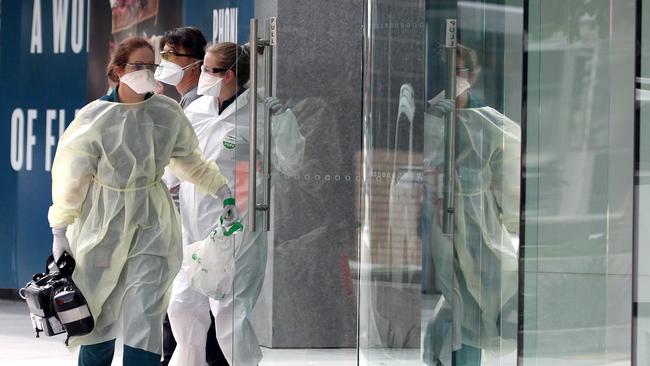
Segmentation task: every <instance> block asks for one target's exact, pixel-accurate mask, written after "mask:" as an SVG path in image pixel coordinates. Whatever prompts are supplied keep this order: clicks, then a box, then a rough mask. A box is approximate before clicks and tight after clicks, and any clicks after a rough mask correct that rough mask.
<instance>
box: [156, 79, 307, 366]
mask: <svg viewBox="0 0 650 366" xmlns="http://www.w3.org/2000/svg"><path fill="white" fill-rule="evenodd" d="M248 100H249V91H248V90H247V91H245V92H243V93H242V94H241V95H240V96H239V97H237V99H236V100H235V101H234V102H233V103H232V104H230V105H229V106H228V107H227V108H226V109H225V110H224V111H223V112H222V113H221V114H220V115H219V114H218V112H217V106H216V99H215V98H212V97H208V96H203V97H201V98H199V99H197V100H195V101H194V102H192V104H190V105H189V106H188V107H187V108H186V110H185V113H186V114H187V116H188V118H189V119H190V121H191V122H192V126H193V127H194V130H195V131H196V134H197V136H198V138H199V146H200V147H201V148H202V149H203V151H204V152H205V155H206V157H207V158H208V159H213V160H215V161H216V162H217V164H218V165H219V167H220V168H221V171H222V172H223V173H224V174H225V175H226V177H228V180H229V182H230V183H229V184H230V188H231V190H232V191H233V192H234V194H235V197H236V199H237V205H238V207H239V209H240V211H241V222H242V223H243V224H244V231H243V232H239V233H237V235H236V236H235V239H234V240H236V244H235V248H236V253H235V281H234V284H233V289H234V294H233V295H232V296H228V297H227V298H226V299H223V300H219V301H217V300H214V299H209V298H208V297H206V296H204V295H202V294H200V293H198V292H196V291H194V290H193V289H191V288H190V287H189V285H188V282H187V280H186V279H185V278H184V276H183V273H182V272H181V273H179V275H178V276H177V277H176V280H175V281H174V284H173V287H172V299H171V302H170V306H169V309H168V315H169V321H170V323H171V326H172V332H173V333H174V337H175V338H176V341H177V347H176V350H175V351H174V354H173V356H172V359H171V361H170V365H173V366H197V365H205V364H206V363H205V343H206V333H207V331H208V328H209V327H210V319H209V316H210V315H209V310H210V308H211V309H212V313H213V314H214V316H215V324H216V334H217V340H218V342H219V345H220V347H221V350H222V351H223V353H224V356H225V357H226V359H227V360H228V363H229V364H230V365H231V366H249V365H250V366H252V365H257V364H258V363H259V361H260V360H261V359H262V353H261V350H260V347H259V343H258V340H257V337H256V336H255V332H254V331H253V328H252V326H251V324H250V322H249V320H248V316H249V314H250V313H251V311H252V309H253V306H254V305H255V302H256V301H257V298H258V296H259V293H260V290H261V287H262V282H263V280H264V271H265V268H266V258H267V236H266V232H265V231H263V230H261V229H258V230H257V232H255V233H253V234H250V233H248V232H247V230H246V218H247V217H248V212H247V211H246V207H247V205H246V198H247V197H248V181H247V180H245V179H247V178H246V177H247V175H248V149H249V145H248V132H249V127H248V126H249V105H248ZM258 111H259V112H258V116H259V118H258V137H259V139H260V140H261V139H262V134H261V133H260V132H261V131H262V116H263V112H262V111H263V105H262V104H261V103H260V105H259V106H258ZM272 136H273V141H272V147H271V151H272V164H274V166H275V168H277V169H278V170H279V171H281V172H282V173H284V174H287V175H293V174H295V172H297V171H298V169H299V167H300V164H301V163H302V157H303V153H304V146H305V140H304V137H303V136H302V135H301V134H300V132H299V130H298V125H297V122H296V118H295V116H294V115H293V113H292V112H291V111H290V110H286V111H284V112H282V113H280V114H278V115H274V116H273V118H272ZM257 146H258V147H260V146H262V145H260V144H259V141H258V145H257ZM258 161H261V157H258ZM236 172H237V174H236ZM235 175H236V176H235ZM257 182H258V183H261V177H258V179H257ZM180 207H181V216H182V222H183V244H184V245H189V244H192V243H194V242H196V241H198V240H202V239H205V238H206V237H207V236H208V235H209V233H210V231H211V230H212V229H213V228H214V226H215V225H214V224H215V222H217V220H218V219H219V216H220V214H221V209H222V200H220V199H215V198H213V197H211V196H207V195H205V194H203V193H201V192H200V191H199V190H197V187H196V186H194V185H193V184H188V183H182V184H181V187H180ZM258 222H259V223H262V222H263V215H262V214H261V213H258Z"/></svg>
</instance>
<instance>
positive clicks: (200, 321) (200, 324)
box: [167, 272, 210, 366]
mask: <svg viewBox="0 0 650 366" xmlns="http://www.w3.org/2000/svg"><path fill="white" fill-rule="evenodd" d="M182 273H183V272H179V274H178V275H177V276H176V279H175V280H174V285H173V286H172V298H171V301H170V303H169V309H168V310H167V314H168V316H169V323H170V324H171V327H172V332H173V333H174V338H176V344H177V345H176V349H175V350H174V354H173V355H172V358H171V360H170V362H169V365H170V366H205V365H206V362H205V343H206V337H205V335H206V334H207V333H208V329H209V328H210V313H209V310H210V305H209V302H208V298H207V297H206V296H204V295H202V294H200V293H198V292H196V291H194V290H193V289H192V288H190V287H189V286H188V285H187V283H186V281H185V278H184V277H183V275H182Z"/></svg>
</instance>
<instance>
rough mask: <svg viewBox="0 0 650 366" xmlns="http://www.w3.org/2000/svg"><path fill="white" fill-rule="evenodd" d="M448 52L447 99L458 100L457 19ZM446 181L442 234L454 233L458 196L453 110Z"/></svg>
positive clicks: (451, 25) (451, 28) (452, 23)
mask: <svg viewBox="0 0 650 366" xmlns="http://www.w3.org/2000/svg"><path fill="white" fill-rule="evenodd" d="M445 47H446V52H447V55H446V56H447V87H446V88H445V98H447V99H451V100H456V19H447V34H446V42H445ZM445 131H446V134H445V137H446V140H445V155H446V158H445V180H444V187H443V189H444V192H443V193H444V197H445V202H444V204H445V207H444V208H445V212H444V216H443V225H442V232H443V233H445V234H451V233H453V232H454V213H455V212H454V211H455V201H454V200H455V197H454V196H455V194H456V192H455V191H456V181H455V179H456V111H455V109H452V110H451V111H450V112H449V113H448V114H447V116H446V119H445Z"/></svg>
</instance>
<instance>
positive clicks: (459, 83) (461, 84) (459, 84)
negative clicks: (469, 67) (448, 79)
mask: <svg viewBox="0 0 650 366" xmlns="http://www.w3.org/2000/svg"><path fill="white" fill-rule="evenodd" d="M471 87H472V84H470V83H469V80H467V78H464V77H459V76H457V77H456V97H458V96H459V95H461V94H463V93H464V92H466V91H467V90H469V88H471Z"/></svg>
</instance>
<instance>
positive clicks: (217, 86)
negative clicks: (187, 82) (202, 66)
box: [196, 71, 223, 97]
mask: <svg viewBox="0 0 650 366" xmlns="http://www.w3.org/2000/svg"><path fill="white" fill-rule="evenodd" d="M222 81H223V78H220V77H218V76H214V75H210V74H208V73H207V72H205V71H202V72H201V76H200V77H199V86H198V87H197V90H196V92H197V93H198V94H201V95H208V96H211V97H218V96H219V93H221V82H222Z"/></svg>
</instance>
